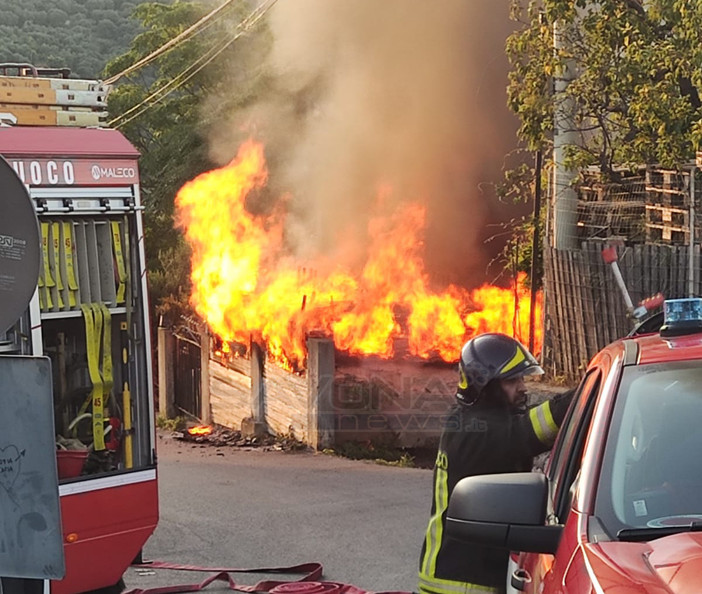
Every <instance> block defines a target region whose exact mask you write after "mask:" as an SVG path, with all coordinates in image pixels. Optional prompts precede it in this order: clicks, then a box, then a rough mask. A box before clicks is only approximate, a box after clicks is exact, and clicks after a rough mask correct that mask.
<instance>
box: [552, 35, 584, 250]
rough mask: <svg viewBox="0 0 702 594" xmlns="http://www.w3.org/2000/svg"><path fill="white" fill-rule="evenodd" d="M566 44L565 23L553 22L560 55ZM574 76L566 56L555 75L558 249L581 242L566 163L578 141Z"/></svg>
mask: <svg viewBox="0 0 702 594" xmlns="http://www.w3.org/2000/svg"><path fill="white" fill-rule="evenodd" d="M566 46H567V39H566V36H565V27H564V24H563V23H560V22H558V21H556V22H555V23H554V24H553V51H554V52H555V54H556V56H557V57H558V55H559V54H560V53H561V51H562V50H563V49H565V48H566ZM574 77H575V75H574V64H573V62H572V60H571V59H570V58H567V59H566V61H565V62H564V64H563V66H562V68H561V69H560V72H558V73H557V74H556V76H555V77H554V125H553V182H552V183H553V192H552V195H553V230H554V233H553V238H554V239H553V242H554V243H553V247H555V248H556V249H557V250H567V249H575V248H576V247H577V245H578V242H577V235H576V227H577V222H578V212H577V209H578V196H577V193H576V192H575V189H574V188H573V182H574V181H575V178H576V174H575V172H574V171H573V170H572V169H569V168H566V167H565V165H564V162H565V155H566V150H567V147H568V146H575V145H576V144H577V143H578V135H577V132H576V131H575V129H574V122H573V115H574V113H575V102H574V100H573V98H572V97H570V96H569V95H568V93H567V92H566V91H567V89H568V85H569V84H570V83H571V81H572V80H573V79H574Z"/></svg>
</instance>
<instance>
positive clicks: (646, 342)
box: [626, 333, 702, 365]
mask: <svg viewBox="0 0 702 594" xmlns="http://www.w3.org/2000/svg"><path fill="white" fill-rule="evenodd" d="M626 340H630V341H633V342H634V343H635V344H636V345H637V347H638V357H637V361H636V363H637V365H647V364H649V363H665V362H669V361H690V360H694V359H701V360H702V333H695V334H685V335H682V336H661V335H660V334H659V333H655V334H645V335H642V336H636V337H632V338H628V339H626Z"/></svg>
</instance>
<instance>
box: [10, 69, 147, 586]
mask: <svg viewBox="0 0 702 594" xmlns="http://www.w3.org/2000/svg"><path fill="white" fill-rule="evenodd" d="M67 76H68V73H67V72H66V71H63V70H59V71H40V70H37V69H35V68H33V67H31V66H28V65H7V64H5V65H0V120H1V125H0V155H2V157H3V158H4V159H5V160H6V161H7V163H8V164H9V165H10V166H11V167H12V168H13V169H14V171H15V172H16V174H17V175H18V176H19V178H20V179H21V180H22V182H23V183H24V184H25V186H26V188H27V190H28V193H29V196H30V198H31V202H32V205H33V207H34V209H35V212H36V214H37V219H38V223H39V231H40V238H41V256H42V257H41V261H42V263H41V265H40V274H39V279H38V282H37V285H36V289H35V291H34V294H33V296H32V298H31V301H30V303H29V306H28V308H27V310H26V311H25V312H24V314H23V315H22V316H21V317H20V318H19V319H18V320H17V321H16V323H14V325H12V326H11V327H10V328H9V330H7V331H6V332H4V333H0V352H1V353H2V354H4V355H12V354H16V355H42V356H46V357H48V358H49V359H50V361H51V369H52V376H53V378H52V383H53V405H54V410H53V418H54V424H55V433H56V456H57V470H58V480H59V496H60V511H61V514H60V515H61V524H62V535H63V547H64V556H65V565H66V574H65V577H64V578H63V579H62V580H56V581H51V580H46V581H45V583H44V592H49V591H50V592H52V593H53V594H74V593H76V592H88V591H93V590H100V591H103V592H109V591H111V590H113V591H118V590H119V588H120V584H121V582H122V575H123V573H124V571H125V570H126V569H127V568H128V567H129V565H130V564H131V563H132V562H133V561H134V560H135V559H138V558H139V556H140V551H141V549H142V547H143V545H144V543H145V542H146V540H147V539H148V538H149V536H150V535H151V534H152V532H153V531H154V529H155V527H156V523H157V520H158V498H157V495H158V492H157V482H156V480H157V473H156V457H155V449H154V440H155V432H154V399H153V383H152V375H153V374H152V359H151V338H150V325H149V316H148V303H147V290H146V269H145V260H144V242H143V234H144V229H143V223H142V205H141V199H140V195H139V169H138V163H137V161H138V158H139V153H138V151H137V150H136V149H135V148H134V146H133V145H132V144H130V142H129V141H128V140H127V139H126V138H125V137H124V136H123V135H122V134H121V133H120V132H119V131H117V130H114V129H109V128H107V127H105V117H106V110H105V105H106V103H105V95H106V89H105V87H104V86H103V85H102V84H101V83H100V81H95V80H79V79H71V78H68V77H67ZM32 282H33V281H32ZM0 330H1V329H0Z"/></svg>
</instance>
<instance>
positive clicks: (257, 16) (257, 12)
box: [107, 0, 278, 128]
mask: <svg viewBox="0 0 702 594" xmlns="http://www.w3.org/2000/svg"><path fill="white" fill-rule="evenodd" d="M277 1H278V0H265V1H264V2H263V3H262V4H260V5H259V6H258V7H257V8H255V9H254V10H253V11H252V12H251V13H250V14H249V15H248V16H247V17H246V18H245V19H244V20H243V21H241V22H240V23H239V24H238V25H237V27H236V30H237V33H236V35H234V36H233V37H232V38H231V39H228V40H227V41H225V42H224V43H223V44H221V45H220V46H219V47H218V48H211V49H210V50H208V51H207V52H206V53H205V54H204V55H202V56H200V58H198V59H197V60H196V61H195V62H193V63H192V64H191V65H190V66H188V67H187V68H186V69H185V70H183V71H182V72H181V73H180V74H178V75H177V76H176V77H174V78H173V79H171V80H170V81H169V82H167V83H166V84H165V85H163V86H162V87H160V88H158V89H156V90H155V91H154V92H152V93H151V94H150V95H149V96H148V97H146V98H144V99H143V100H142V101H140V102H139V103H137V104H136V105H134V106H132V107H131V108H130V109H128V110H127V111H126V112H124V113H123V114H121V115H119V116H117V117H116V118H114V119H113V120H111V121H110V122H108V124H107V125H108V126H111V127H115V128H119V127H121V126H124V125H125V124H128V123H129V122H131V121H132V120H134V119H135V118H137V117H139V116H140V115H141V114H143V113H144V112H145V111H146V110H147V109H150V108H151V107H153V106H154V105H155V104H156V103H158V102H159V101H162V100H163V99H164V98H165V97H167V96H168V95H170V94H171V93H172V92H173V91H175V90H176V89H178V88H179V87H181V86H182V85H183V84H185V83H186V82H187V81H188V80H190V79H191V78H192V77H193V76H195V75H196V74H197V73H198V72H200V70H202V69H203V68H204V67H205V66H207V65H208V64H209V63H210V62H212V61H213V60H214V59H215V58H216V57H217V56H219V55H220V54H221V53H222V52H223V51H224V50H226V49H227V48H228V47H229V46H230V45H231V44H232V43H234V42H235V41H236V40H237V39H239V37H241V36H242V35H244V33H247V32H248V31H250V30H251V29H252V28H253V27H254V26H255V25H256V24H257V23H258V21H260V20H261V19H262V18H263V16H264V15H265V14H266V13H267V12H268V11H269V10H270V9H271V8H272V7H273V5H274V4H275V3H276V2H277ZM152 100H153V101H152ZM139 108H142V109H139ZM137 110H139V111H137ZM135 111H136V113H134V112H135ZM132 113H134V115H132V117H129V118H128V119H124V118H125V117H126V116H129V115H130V114H132Z"/></svg>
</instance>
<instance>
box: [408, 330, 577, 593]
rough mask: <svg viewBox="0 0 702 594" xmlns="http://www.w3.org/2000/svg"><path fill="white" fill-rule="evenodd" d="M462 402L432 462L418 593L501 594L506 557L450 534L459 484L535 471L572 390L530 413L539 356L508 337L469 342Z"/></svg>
mask: <svg viewBox="0 0 702 594" xmlns="http://www.w3.org/2000/svg"><path fill="white" fill-rule="evenodd" d="M458 369H459V381H458V389H457V392H456V400H457V402H456V403H455V404H454V406H453V407H452V408H451V410H450V412H449V414H448V415H447V419H446V422H445V424H444V428H443V432H442V435H441V440H440V443H439V451H438V454H437V457H436V462H435V464H434V486H433V495H432V505H431V516H430V519H429V525H428V527H427V531H426V536H425V539H424V544H423V546H422V553H421V556H420V560H419V592H420V593H422V594H459V593H461V594H462V593H469V592H502V591H504V588H505V584H506V574H507V561H508V555H509V553H508V552H507V551H502V550H499V549H492V548H484V547H480V546H477V545H472V544H467V543H462V542H458V541H456V540H454V539H451V538H448V537H447V536H446V534H445V530H444V528H445V522H446V509H447V507H448V501H449V497H450V495H451V492H452V491H453V489H454V487H455V486H456V483H457V482H458V481H459V480H461V479H462V478H464V477H467V476H473V475H478V474H495V473H502V472H524V471H531V470H532V465H533V457H534V456H536V455H537V454H540V453H542V452H545V451H547V450H548V449H550V447H551V446H552V444H553V441H554V439H555V437H556V433H557V432H558V427H559V426H560V424H561V422H562V421H563V418H564V417H565V413H566V410H567V408H568V405H569V404H570V400H571V399H572V395H573V392H574V391H569V392H565V393H563V394H560V395H558V396H556V397H554V398H553V399H551V400H550V401H546V402H544V403H542V404H540V405H538V406H535V407H531V408H527V407H526V386H525V382H524V377H525V376H527V375H534V374H543V372H544V371H543V369H541V367H540V366H539V364H538V362H537V361H536V359H535V358H534V356H533V355H532V354H531V353H530V352H529V351H528V350H527V349H526V348H525V347H524V346H523V345H522V344H521V343H519V342H518V341H516V340H514V339H513V338H510V337H509V336H506V335H504V334H497V333H486V334H481V335H479V336H476V337H475V338H473V339H471V340H469V341H468V342H467V343H466V344H465V345H464V347H463V349H462V350H461V358H460V361H459V363H458Z"/></svg>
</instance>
